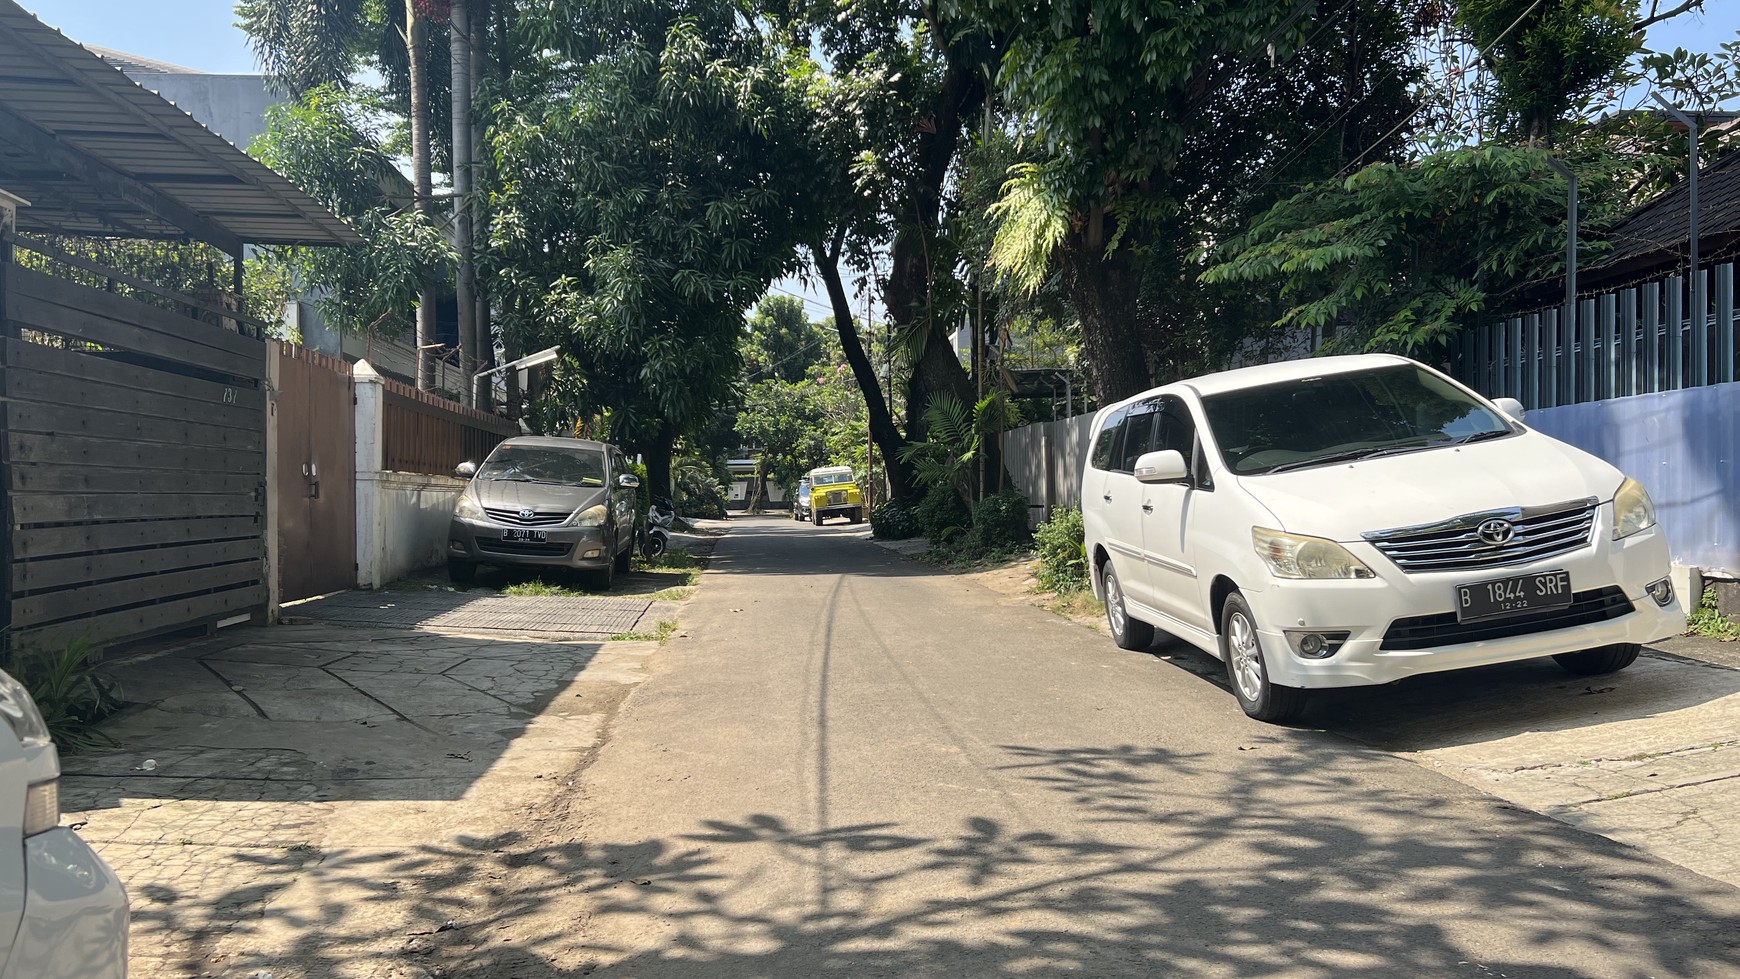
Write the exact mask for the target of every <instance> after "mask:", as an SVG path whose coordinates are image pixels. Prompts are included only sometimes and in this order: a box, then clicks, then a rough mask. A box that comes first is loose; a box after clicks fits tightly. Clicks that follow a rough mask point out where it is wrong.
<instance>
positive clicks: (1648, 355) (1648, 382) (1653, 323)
mask: <svg viewBox="0 0 1740 979" xmlns="http://www.w3.org/2000/svg"><path fill="white" fill-rule="evenodd" d="M1643 370H1644V374H1643V381H1642V383H1641V384H1639V385H1638V386H1637V387H1638V393H1640V394H1654V393H1656V392H1657V391H1660V390H1661V283H1659V282H1646V283H1644V284H1643Z"/></svg>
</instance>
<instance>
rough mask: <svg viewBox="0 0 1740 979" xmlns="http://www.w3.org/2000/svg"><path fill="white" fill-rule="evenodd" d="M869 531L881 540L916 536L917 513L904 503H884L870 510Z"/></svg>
mask: <svg viewBox="0 0 1740 979" xmlns="http://www.w3.org/2000/svg"><path fill="white" fill-rule="evenodd" d="M870 532H871V533H872V534H873V535H875V536H876V537H878V538H880V539H882V540H908V539H910V538H913V537H917V536H918V534H919V530H918V514H917V512H916V511H915V509H914V508H913V507H910V506H907V505H906V504H904V503H898V502H889V503H884V504H882V505H881V506H879V507H877V508H876V509H874V510H871V511H870Z"/></svg>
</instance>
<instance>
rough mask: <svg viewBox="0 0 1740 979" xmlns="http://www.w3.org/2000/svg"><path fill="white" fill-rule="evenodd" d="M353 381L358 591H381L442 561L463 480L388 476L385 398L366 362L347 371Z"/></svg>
mask: <svg viewBox="0 0 1740 979" xmlns="http://www.w3.org/2000/svg"><path fill="white" fill-rule="evenodd" d="M352 375H353V377H354V378H355V380H356V567H357V573H356V576H357V587H359V588H380V587H381V586H383V585H386V584H388V583H389V582H392V581H394V580H396V579H398V578H403V577H404V576H405V575H407V574H410V573H411V572H413V571H421V570H423V569H425V568H434V567H439V566H441V565H442V564H444V563H445V562H446V560H447V526H448V520H449V519H450V518H451V517H452V516H453V504H454V503H455V501H457V500H458V499H459V493H460V491H461V490H463V489H465V480H463V479H458V478H456V477H453V476H426V475H423V474H421V473H400V472H387V471H385V470H384V469H383V468H382V466H383V461H384V459H385V455H384V447H383V445H382V443H381V429H382V425H383V422H384V418H385V409H386V397H385V394H386V392H385V388H384V385H383V384H382V383H381V376H380V374H378V373H377V372H376V371H375V369H374V368H373V367H371V366H369V363H368V361H366V360H364V361H358V362H357V364H356V365H355V366H354V367H353V368H352Z"/></svg>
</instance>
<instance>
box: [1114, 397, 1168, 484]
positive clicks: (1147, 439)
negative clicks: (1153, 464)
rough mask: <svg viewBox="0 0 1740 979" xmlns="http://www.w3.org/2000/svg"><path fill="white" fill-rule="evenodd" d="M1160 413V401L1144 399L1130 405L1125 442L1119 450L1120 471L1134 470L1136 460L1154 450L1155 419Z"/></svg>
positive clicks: (1125, 421)
mask: <svg viewBox="0 0 1740 979" xmlns="http://www.w3.org/2000/svg"><path fill="white" fill-rule="evenodd" d="M1159 415H1160V402H1159V401H1158V400H1155V401H1144V402H1141V403H1139V404H1135V405H1132V406H1131V407H1130V416H1129V417H1128V418H1126V419H1125V420H1124V444H1123V445H1122V447H1120V448H1119V450H1118V463H1117V465H1116V466H1114V467H1113V468H1114V469H1116V470H1117V471H1118V472H1125V473H1127V472H1134V471H1135V469H1136V460H1137V459H1140V458H1142V456H1143V455H1144V454H1145V453H1148V452H1153V451H1154V420H1155V419H1156V418H1158V417H1159Z"/></svg>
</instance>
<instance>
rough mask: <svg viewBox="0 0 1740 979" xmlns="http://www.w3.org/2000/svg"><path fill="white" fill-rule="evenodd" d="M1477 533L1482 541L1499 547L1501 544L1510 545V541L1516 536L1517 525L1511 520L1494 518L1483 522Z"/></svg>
mask: <svg viewBox="0 0 1740 979" xmlns="http://www.w3.org/2000/svg"><path fill="white" fill-rule="evenodd" d="M1475 533H1476V534H1478V535H1479V536H1480V539H1481V540H1483V541H1485V542H1486V543H1488V544H1491V545H1493V546H1494V547H1497V546H1498V545H1500V544H1508V543H1510V539H1511V538H1512V537H1514V536H1516V525H1515V524H1513V523H1511V522H1510V521H1509V520H1499V519H1497V518H1494V519H1492V520H1487V521H1484V522H1482V523H1481V525H1480V527H1479V529H1477V530H1476V531H1475Z"/></svg>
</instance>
